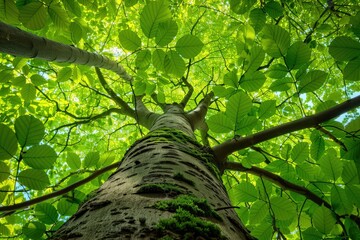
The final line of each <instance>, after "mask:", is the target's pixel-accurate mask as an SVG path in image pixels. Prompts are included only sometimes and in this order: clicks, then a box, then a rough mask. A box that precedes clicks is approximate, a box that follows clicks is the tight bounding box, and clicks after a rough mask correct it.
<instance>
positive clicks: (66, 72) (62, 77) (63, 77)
mask: <svg viewBox="0 0 360 240" xmlns="http://www.w3.org/2000/svg"><path fill="white" fill-rule="evenodd" d="M71 75H72V69H71V68H70V67H64V68H62V69H61V70H60V71H59V72H58V75H57V80H58V81H59V82H66V81H68V80H69V79H70V77H71Z"/></svg>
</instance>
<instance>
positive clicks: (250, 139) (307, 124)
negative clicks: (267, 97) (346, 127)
mask: <svg viewBox="0 0 360 240" xmlns="http://www.w3.org/2000/svg"><path fill="white" fill-rule="evenodd" d="M359 106H360V96H357V97H354V98H352V99H349V100H347V101H345V102H343V103H340V104H338V105H336V106H334V107H332V108H329V109H328V110H325V111H322V112H320V113H317V114H314V115H312V116H308V117H304V118H301V119H298V120H295V121H292V122H288V123H284V124H281V125H279V126H276V127H273V128H269V129H266V130H264V131H262V132H258V133H255V134H252V135H250V136H247V137H243V138H236V139H231V140H228V141H226V142H224V143H221V144H219V145H217V146H215V147H213V151H214V154H215V156H216V160H217V162H218V164H219V166H221V165H222V164H223V163H224V162H225V160H226V157H227V156H229V155H230V154H232V153H233V152H236V151H239V150H241V149H244V148H247V147H250V146H253V145H255V144H258V143H261V142H264V141H267V140H269V139H272V138H275V137H278V136H281V135H284V134H287V133H291V132H294V131H298V130H301V129H306V128H311V127H316V126H317V125H318V124H320V123H323V122H326V121H328V120H330V119H332V118H334V117H337V116H339V115H341V114H343V113H346V112H347V111H350V110H352V109H354V108H357V107H359Z"/></svg>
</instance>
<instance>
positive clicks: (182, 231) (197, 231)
mask: <svg viewBox="0 0 360 240" xmlns="http://www.w3.org/2000/svg"><path fill="white" fill-rule="evenodd" d="M156 228H157V230H158V231H159V234H160V235H163V236H162V237H163V238H164V237H167V236H166V232H172V233H175V234H177V235H178V236H179V237H180V239H184V240H189V239H197V238H203V239H221V240H225V239H227V238H225V237H224V236H222V235H221V231H220V228H219V227H218V226H216V225H215V224H214V223H212V222H210V221H206V220H203V219H201V218H199V217H196V216H194V215H193V214H191V213H190V212H189V211H186V210H184V209H181V208H179V209H177V210H176V212H175V214H174V215H173V216H172V217H171V218H169V219H162V220H160V221H159V223H158V224H157V226H156ZM164 234H165V236H164Z"/></svg>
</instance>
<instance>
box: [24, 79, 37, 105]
mask: <svg viewBox="0 0 360 240" xmlns="http://www.w3.org/2000/svg"><path fill="white" fill-rule="evenodd" d="M21 97H22V98H23V99H24V100H25V101H31V100H34V99H35V98H36V89H35V86H34V85H33V84H32V83H26V84H25V85H24V86H23V87H22V88H21Z"/></svg>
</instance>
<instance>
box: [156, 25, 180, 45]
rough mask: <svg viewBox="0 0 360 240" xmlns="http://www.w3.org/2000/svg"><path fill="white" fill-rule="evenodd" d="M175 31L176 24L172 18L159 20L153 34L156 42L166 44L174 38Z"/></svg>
mask: <svg viewBox="0 0 360 240" xmlns="http://www.w3.org/2000/svg"><path fill="white" fill-rule="evenodd" d="M177 32H178V26H177V24H176V22H175V21H174V20H168V21H165V22H160V23H159V26H158V31H157V32H156V36H155V42H156V44H158V45H159V46H162V47H163V46H166V45H167V44H169V43H170V42H171V41H172V40H173V39H174V38H175V36H176V34H177Z"/></svg>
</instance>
